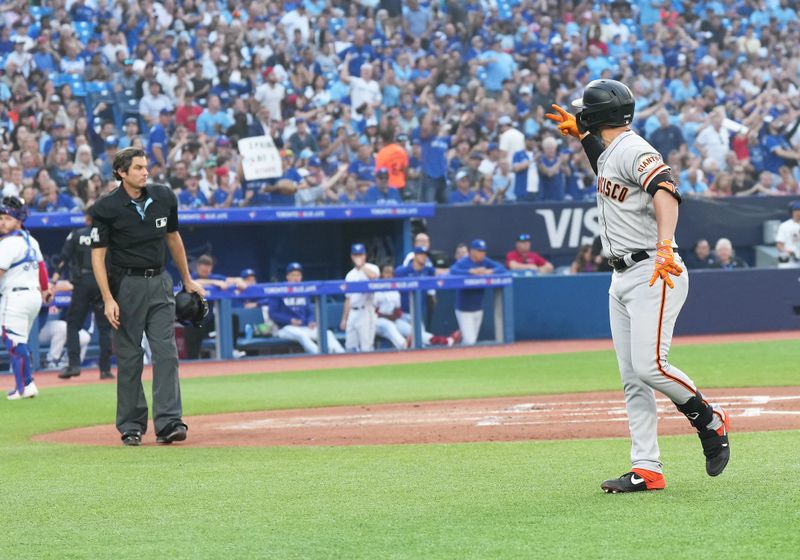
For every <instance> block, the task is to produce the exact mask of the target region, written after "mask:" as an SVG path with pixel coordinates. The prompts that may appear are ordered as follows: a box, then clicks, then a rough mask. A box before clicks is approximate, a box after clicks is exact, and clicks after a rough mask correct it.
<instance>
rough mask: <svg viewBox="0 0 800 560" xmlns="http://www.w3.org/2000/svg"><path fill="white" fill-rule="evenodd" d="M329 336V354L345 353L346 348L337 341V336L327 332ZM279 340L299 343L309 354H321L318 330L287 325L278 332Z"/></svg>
mask: <svg viewBox="0 0 800 560" xmlns="http://www.w3.org/2000/svg"><path fill="white" fill-rule="evenodd" d="M327 336H328V352H330V353H332V354H341V353H343V352H344V348H343V347H342V345H341V344H340V343H339V341H338V340H337V339H336V335H334V334H333V332H332V331H327ZM278 338H282V339H284V340H293V341H294V342H297V343H298V344H300V346H302V347H303V350H305V351H306V352H308V353H309V354H319V346H318V345H317V340H319V331H318V330H317V329H312V328H311V327H301V326H296V325H286V326H285V327H281V329H280V330H279V331H278Z"/></svg>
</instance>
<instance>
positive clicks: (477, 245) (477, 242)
mask: <svg viewBox="0 0 800 560" xmlns="http://www.w3.org/2000/svg"><path fill="white" fill-rule="evenodd" d="M469 248H470V249H474V250H476V251H486V241H484V240H483V239H473V240H472V243H470V244H469Z"/></svg>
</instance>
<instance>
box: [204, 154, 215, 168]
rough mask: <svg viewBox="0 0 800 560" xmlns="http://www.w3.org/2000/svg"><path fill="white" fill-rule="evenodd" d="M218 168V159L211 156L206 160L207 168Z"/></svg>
mask: <svg viewBox="0 0 800 560" xmlns="http://www.w3.org/2000/svg"><path fill="white" fill-rule="evenodd" d="M216 166H217V157H216V156H211V157H209V158H208V159H207V160H206V163H205V167H216Z"/></svg>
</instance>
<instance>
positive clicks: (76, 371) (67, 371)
mask: <svg viewBox="0 0 800 560" xmlns="http://www.w3.org/2000/svg"><path fill="white" fill-rule="evenodd" d="M80 374H81V368H79V367H77V366H67V367H65V368H64V369H62V370H61V371H60V372H59V374H58V378H59V379H69V378H70V377H78V376H79V375H80Z"/></svg>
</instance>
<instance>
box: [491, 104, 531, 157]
mask: <svg viewBox="0 0 800 560" xmlns="http://www.w3.org/2000/svg"><path fill="white" fill-rule="evenodd" d="M497 126H498V128H499V129H500V139H499V142H498V144H499V146H498V147H499V148H500V150H501V151H503V152H505V154H506V159H507V160H508V163H509V164H511V158H513V157H514V154H516V153H517V152H519V151H522V150H524V149H525V135H524V134H522V132H520V131H519V130H517V129H516V128H514V121H512V120H511V117H509V116H508V115H503V116H502V117H500V118H499V119H498V120H497Z"/></svg>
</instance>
